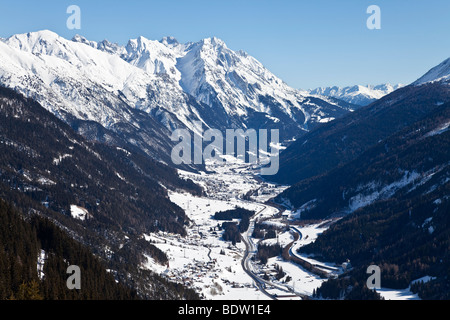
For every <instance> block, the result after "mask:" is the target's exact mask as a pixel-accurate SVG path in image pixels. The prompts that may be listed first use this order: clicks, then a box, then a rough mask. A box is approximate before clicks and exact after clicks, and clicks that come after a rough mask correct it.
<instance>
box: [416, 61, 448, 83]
mask: <svg viewBox="0 0 450 320" xmlns="http://www.w3.org/2000/svg"><path fill="white" fill-rule="evenodd" d="M449 81H450V58H448V59H447V60H445V61H444V62H442V63H441V64H439V65H437V66H436V67H434V68H433V69H431V70H430V71H428V72H427V73H426V74H425V75H423V76H422V77H421V78H419V79H418V80H417V81H415V82H414V83H413V85H415V86H419V85H422V84H425V83H430V82H449Z"/></svg>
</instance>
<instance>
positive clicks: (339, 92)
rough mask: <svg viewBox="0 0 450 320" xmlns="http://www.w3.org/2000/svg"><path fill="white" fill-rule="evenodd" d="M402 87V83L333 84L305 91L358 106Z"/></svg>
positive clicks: (367, 103) (365, 104) (369, 102)
mask: <svg viewBox="0 0 450 320" xmlns="http://www.w3.org/2000/svg"><path fill="white" fill-rule="evenodd" d="M402 87H404V85H402V84H396V85H391V84H389V83H386V84H380V85H376V86H372V85H367V86H361V85H355V86H349V87H343V88H341V87H336V86H334V87H325V88H323V87H320V88H316V89H310V90H307V93H308V94H312V95H318V96H327V97H333V98H337V99H340V100H343V101H346V102H348V103H352V104H356V105H358V106H367V105H369V104H371V103H372V102H374V101H376V100H378V99H381V98H383V97H384V96H385V95H387V94H389V93H391V92H393V91H395V90H397V89H399V88H402Z"/></svg>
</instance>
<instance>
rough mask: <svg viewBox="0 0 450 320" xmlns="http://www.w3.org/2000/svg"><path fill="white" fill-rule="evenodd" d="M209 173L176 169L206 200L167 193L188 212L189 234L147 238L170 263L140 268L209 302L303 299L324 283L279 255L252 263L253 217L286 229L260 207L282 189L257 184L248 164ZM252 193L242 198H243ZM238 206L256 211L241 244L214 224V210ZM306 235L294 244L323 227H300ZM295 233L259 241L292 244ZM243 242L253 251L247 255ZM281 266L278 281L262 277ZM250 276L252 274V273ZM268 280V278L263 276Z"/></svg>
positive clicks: (276, 212)
mask: <svg viewBox="0 0 450 320" xmlns="http://www.w3.org/2000/svg"><path fill="white" fill-rule="evenodd" d="M208 170H209V172H208V173H207V174H206V173H201V174H193V173H190V172H184V171H180V174H181V175H182V176H184V177H185V178H190V179H192V180H194V181H195V182H196V183H198V184H200V185H202V186H203V187H204V189H205V190H206V196H205V197H193V196H192V195H190V194H184V193H175V192H171V193H170V199H171V201H172V202H174V203H176V204H177V205H179V206H180V207H181V208H183V209H184V210H185V211H186V214H187V215H188V217H189V219H190V220H191V224H190V226H189V228H188V235H187V236H186V237H181V236H178V235H174V234H168V233H163V232H159V233H157V234H149V235H145V238H146V239H147V240H148V241H151V242H152V243H153V244H154V245H156V246H157V247H158V248H159V249H161V250H162V251H164V252H165V253H166V254H167V256H168V257H169V264H168V265H166V266H162V265H158V264H156V263H155V262H154V260H153V259H151V257H148V261H147V263H146V264H145V265H144V266H143V267H145V268H148V269H150V270H153V271H155V272H157V273H159V274H162V275H164V276H165V277H167V278H169V279H171V280H172V281H177V282H181V283H184V284H186V285H187V286H189V287H194V288H195V289H196V290H197V291H198V292H199V294H200V295H201V296H202V298H204V299H208V300H212V299H219V300H226V299H230V300H259V299H301V296H303V295H311V294H312V292H313V290H314V289H315V288H317V287H319V286H320V285H321V283H322V282H323V281H325V280H324V279H321V278H320V277H318V276H316V275H314V274H312V273H310V272H308V271H306V270H305V269H303V268H301V267H300V266H299V265H297V264H295V263H293V262H288V261H284V260H283V259H282V258H281V256H280V257H275V258H270V259H269V261H268V262H267V264H266V265H261V264H259V263H257V262H255V261H253V260H252V259H251V257H252V256H253V255H254V254H255V253H256V252H255V251H256V244H257V243H258V241H260V240H258V239H254V238H252V237H251V235H252V230H253V229H252V228H253V227H254V222H255V220H256V219H259V220H261V221H262V219H264V220H265V223H272V224H278V225H284V226H287V225H288V222H287V221H288V220H287V217H286V215H289V212H286V211H285V212H284V213H283V216H281V215H280V212H279V210H278V209H277V208H275V207H272V206H269V205H267V204H264V203H265V202H266V201H267V200H269V199H270V198H272V197H274V196H276V195H277V194H279V193H280V192H282V191H283V190H284V189H285V188H286V187H285V186H278V185H274V184H270V183H266V182H264V181H261V180H260V179H258V178H257V177H256V175H254V171H253V170H252V168H251V167H249V166H248V165H246V164H242V163H237V162H236V161H234V162H231V163H230V162H228V163H227V164H226V165H214V164H210V165H208ZM249 192H250V193H252V195H251V196H250V197H249V198H248V197H246V199H247V200H244V197H245V195H249ZM235 207H241V208H245V209H248V210H252V211H255V212H256V213H257V214H256V215H255V216H254V217H253V218H252V221H251V225H250V228H249V231H248V232H246V233H244V234H243V238H244V239H243V240H244V241H242V242H238V243H236V245H232V244H231V242H226V241H224V240H223V239H222V232H223V231H219V229H218V226H219V225H221V224H222V222H223V221H218V220H215V219H214V217H213V215H214V213H216V212H219V211H224V210H228V209H233V208H235ZM298 229H299V231H301V232H305V234H306V235H307V237H306V240H305V237H303V238H301V239H299V241H297V242H296V243H295V245H296V246H299V245H303V244H306V243H309V242H310V241H313V240H314V238H315V237H317V235H318V234H320V233H321V232H323V231H324V230H325V229H324V228H318V226H317V225H315V226H307V227H304V228H302V227H298ZM294 234H295V231H294V230H288V231H286V232H283V233H280V234H278V237H277V239H267V240H263V243H266V244H274V243H276V242H278V243H279V244H280V245H281V246H282V247H284V246H286V245H287V244H289V243H291V242H293V241H294ZM246 244H247V245H249V246H250V247H251V248H252V249H250V250H249V251H247V247H246ZM243 260H248V262H247V266H248V269H249V270H245V269H247V268H245V266H244V263H243ZM278 267H281V268H282V269H283V271H284V272H285V276H284V277H283V278H281V279H280V280H275V279H274V278H271V279H270V280H268V281H267V280H263V279H262V277H263V275H264V274H267V275H269V276H270V275H271V274H273V273H274V272H275V268H278ZM249 273H250V274H252V276H250V274H249ZM266 279H267V278H266Z"/></svg>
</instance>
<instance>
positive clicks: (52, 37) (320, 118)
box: [0, 30, 351, 155]
mask: <svg viewBox="0 0 450 320" xmlns="http://www.w3.org/2000/svg"><path fill="white" fill-rule="evenodd" d="M0 83H1V84H2V85H5V86H7V87H11V88H13V89H15V90H17V91H19V92H21V93H23V94H24V95H25V96H27V97H31V98H34V99H36V100H37V101H38V102H40V103H41V104H42V105H43V106H44V107H45V108H46V109H48V110H50V111H51V112H52V113H54V114H55V115H57V116H58V117H60V118H62V119H64V120H65V121H66V122H69V123H70V124H72V126H74V127H77V128H78V130H79V132H80V133H85V132H92V131H94V132H95V134H93V136H96V135H100V134H99V131H102V130H100V129H98V128H95V129H93V128H92V127H93V126H94V125H93V123H98V124H100V125H101V126H102V127H104V128H105V129H106V130H109V135H108V137H103V140H108V139H112V138H111V137H112V136H113V135H118V136H119V137H120V138H122V139H124V140H126V141H127V142H129V143H132V144H134V145H136V146H138V147H139V148H141V149H143V150H144V151H146V152H147V153H149V154H152V155H155V154H157V153H158V152H166V153H167V145H168V144H170V143H169V141H168V137H169V136H170V134H169V133H170V132H171V131H172V130H173V129H175V128H180V127H187V128H189V129H191V130H194V131H197V129H198V128H196V127H195V122H196V121H201V122H202V123H203V124H204V126H205V127H211V128H217V129H222V130H223V129H226V128H254V129H258V128H275V127H277V128H280V129H281V132H280V134H281V139H282V140H289V139H291V138H292V137H294V136H296V135H298V134H300V133H301V132H302V130H303V131H305V130H308V129H309V128H311V127H313V126H314V125H315V124H317V123H319V122H324V121H329V120H331V119H334V118H337V117H340V116H341V115H343V114H346V113H347V112H348V111H349V110H350V109H351V105H349V104H346V103H343V102H336V101H335V100H331V99H322V98H318V97H313V96H309V95H305V94H304V93H302V92H301V91H299V90H296V89H293V88H290V87H289V86H288V85H287V84H285V83H284V82H283V81H282V80H280V79H279V78H277V77H276V76H275V75H273V74H272V73H271V72H270V71H268V70H267V69H266V68H264V66H263V65H262V64H261V63H259V62H258V61H257V60H256V59H254V58H253V57H251V56H249V55H248V54H246V53H245V52H243V51H238V52H234V51H232V50H231V49H229V48H228V47H227V46H226V44H225V43H224V42H223V41H222V40H220V39H217V38H211V39H204V40H202V41H199V42H197V43H187V44H180V43H178V41H176V39H174V38H164V39H162V40H161V41H152V40H148V39H146V38H144V37H139V38H137V39H132V40H130V41H129V42H128V44H127V45H126V46H120V45H118V44H113V43H110V42H108V41H106V40H104V41H102V42H95V41H89V40H87V39H85V38H84V37H82V36H76V37H74V38H73V39H72V41H70V40H67V39H64V38H62V37H60V36H59V35H57V34H56V33H54V32H51V31H48V30H44V31H39V32H32V33H27V34H18V35H14V36H11V37H9V38H7V39H2V40H1V41H0ZM80 121H81V125H80ZM75 123H76V125H75ZM280 123H281V124H283V125H282V126H281V125H280ZM86 126H88V128H86ZM80 128H81V129H80ZM153 136H156V137H157V138H158V139H157V142H154V141H153V139H154V138H153ZM95 138H98V137H95Z"/></svg>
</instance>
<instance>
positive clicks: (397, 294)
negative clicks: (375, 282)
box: [376, 276, 436, 300]
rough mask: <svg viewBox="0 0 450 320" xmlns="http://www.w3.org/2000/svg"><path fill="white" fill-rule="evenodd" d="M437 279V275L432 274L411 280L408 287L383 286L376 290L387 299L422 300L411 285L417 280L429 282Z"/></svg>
mask: <svg viewBox="0 0 450 320" xmlns="http://www.w3.org/2000/svg"><path fill="white" fill-rule="evenodd" d="M434 279H436V278H435V277H431V276H424V277H422V278H420V279H416V280H413V281H411V283H410V285H409V287H408V288H406V289H401V290H397V289H389V288H381V289H377V290H376V291H377V292H378V293H379V294H380V295H381V296H382V297H383V298H384V299H385V300H421V299H420V297H419V296H418V295H417V294H415V293H413V292H411V285H413V284H415V283H417V282H424V283H426V282H428V281H431V280H434Z"/></svg>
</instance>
